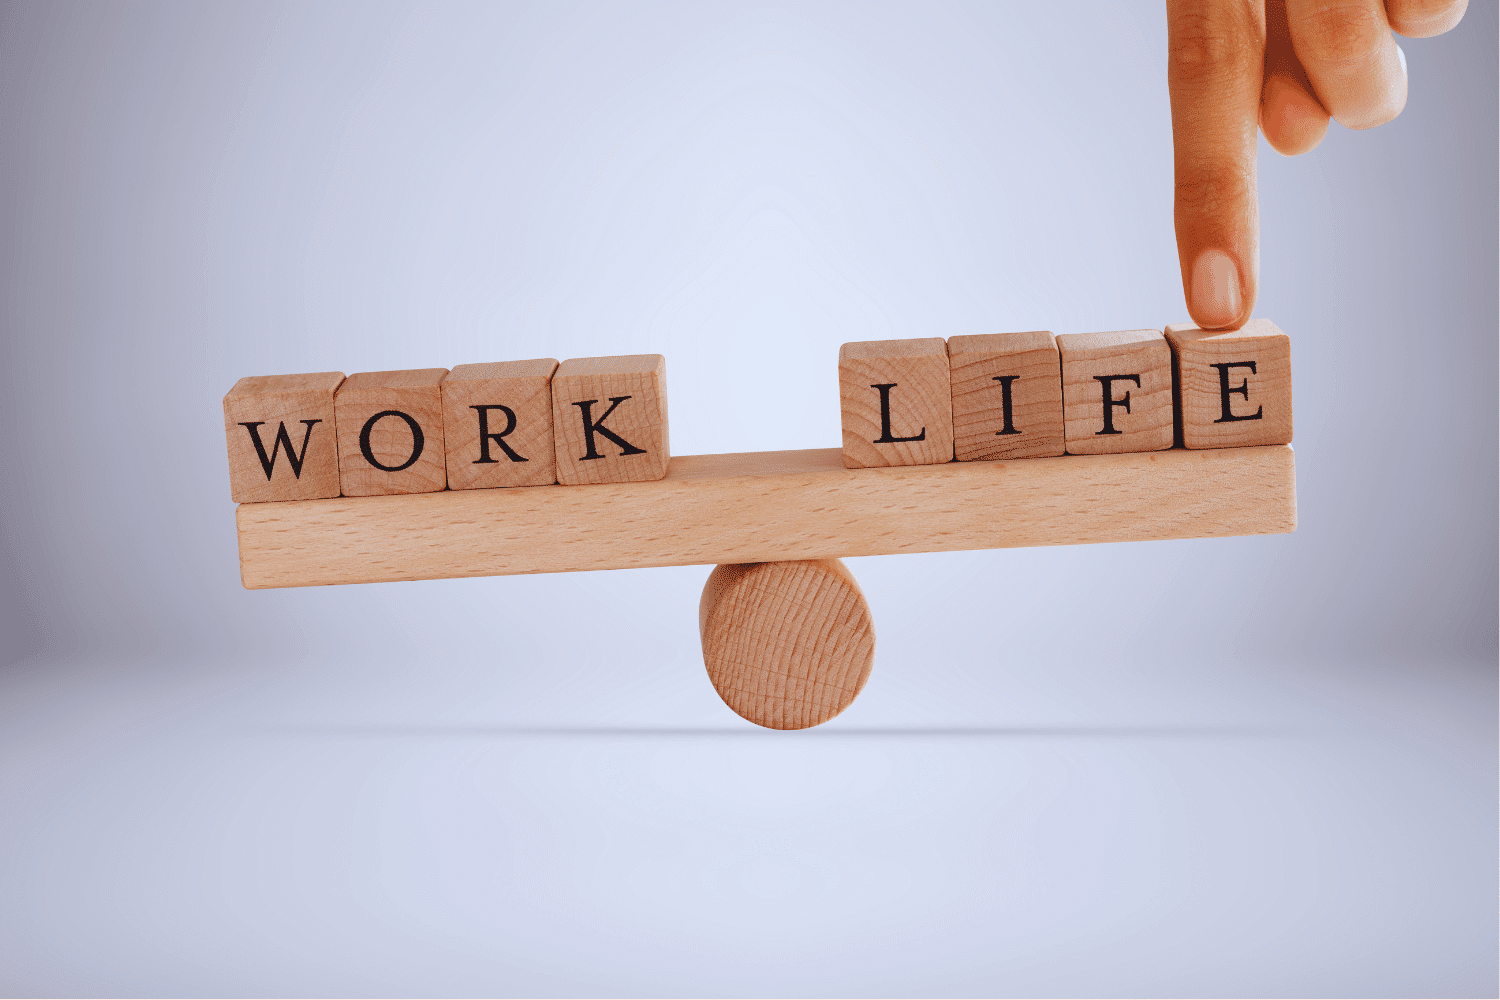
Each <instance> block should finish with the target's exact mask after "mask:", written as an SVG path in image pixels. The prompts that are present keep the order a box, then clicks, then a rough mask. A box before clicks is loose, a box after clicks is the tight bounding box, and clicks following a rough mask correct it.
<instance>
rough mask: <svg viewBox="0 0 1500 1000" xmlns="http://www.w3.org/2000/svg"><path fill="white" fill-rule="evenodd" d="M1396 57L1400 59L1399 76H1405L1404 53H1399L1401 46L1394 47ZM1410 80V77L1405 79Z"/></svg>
mask: <svg viewBox="0 0 1500 1000" xmlns="http://www.w3.org/2000/svg"><path fill="white" fill-rule="evenodd" d="M1396 55H1397V56H1399V57H1400V58H1401V75H1402V76H1406V75H1407V74H1406V53H1405V52H1403V51H1401V46H1399V45H1398V46H1396ZM1407 78H1408V79H1410V77H1407Z"/></svg>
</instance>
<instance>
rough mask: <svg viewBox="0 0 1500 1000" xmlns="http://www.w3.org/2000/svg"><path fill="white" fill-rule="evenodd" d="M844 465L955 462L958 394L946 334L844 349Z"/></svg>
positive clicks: (841, 383) (841, 402)
mask: <svg viewBox="0 0 1500 1000" xmlns="http://www.w3.org/2000/svg"><path fill="white" fill-rule="evenodd" d="M839 410H840V414H841V419H842V423H843V429H844V467H845V468H847V469H869V468H878V467H882V466H891V465H938V464H941V463H943V462H951V461H952V460H953V397H952V391H951V389H950V388H949V373H948V346H947V344H945V343H944V342H943V338H941V337H923V338H917V339H913V340H866V341H857V342H855V343H851V344H845V345H844V346H843V347H841V348H839Z"/></svg>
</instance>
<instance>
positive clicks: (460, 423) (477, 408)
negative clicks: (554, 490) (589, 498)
mask: <svg viewBox="0 0 1500 1000" xmlns="http://www.w3.org/2000/svg"><path fill="white" fill-rule="evenodd" d="M555 371H557V361H556V360H554V359H552V358H537V359H536V360H534V361H500V362H495V363H493V364H479V365H459V366H458V367H456V368H454V369H453V370H452V371H451V372H449V373H448V377H447V378H445V379H443V441H444V444H445V446H446V449H447V458H448V488H449V489H450V490H473V489H487V488H490V487H497V486H550V485H551V484H552V483H555V482H557V459H556V458H555V457H554V453H553V448H552V374H553V372H555Z"/></svg>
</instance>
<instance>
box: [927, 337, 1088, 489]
mask: <svg viewBox="0 0 1500 1000" xmlns="http://www.w3.org/2000/svg"><path fill="white" fill-rule="evenodd" d="M948 364H949V369H950V371H951V373H952V391H953V451H954V457H955V458H957V459H958V460H959V461H960V462H973V461H996V460H1002V459H1012V458H1050V457H1053V456H1056V455H1061V454H1062V453H1063V398H1062V374H1061V371H1060V369H1059V361H1058V353H1057V342H1056V341H1055V340H1054V339H1053V337H1052V334H1051V333H1048V332H1047V331H1046V330H1033V331H1031V332H1029V333H988V334H983V335H980V336H971V337H949V338H948Z"/></svg>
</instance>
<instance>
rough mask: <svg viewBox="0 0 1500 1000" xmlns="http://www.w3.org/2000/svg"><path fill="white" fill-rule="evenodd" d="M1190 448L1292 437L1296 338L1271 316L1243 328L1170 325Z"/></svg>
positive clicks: (1184, 439) (1185, 444)
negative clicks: (1282, 329)
mask: <svg viewBox="0 0 1500 1000" xmlns="http://www.w3.org/2000/svg"><path fill="white" fill-rule="evenodd" d="M1166 334H1167V342H1168V343H1169V344H1171V345H1172V374H1173V376H1174V382H1175V385H1176V390H1177V400H1178V417H1179V419H1180V420H1181V424H1182V444H1183V447H1185V448H1245V447H1250V446H1253V445H1266V444H1290V443H1291V441H1292V342H1291V339H1290V338H1288V337H1287V335H1286V334H1284V333H1282V332H1281V330H1279V329H1278V328H1277V326H1276V324H1275V323H1272V322H1271V321H1270V320H1268V319H1252V320H1251V321H1250V322H1248V323H1246V324H1245V325H1244V327H1242V328H1241V329H1239V330H1200V329H1198V327H1196V326H1194V325H1193V324H1191V323H1174V324H1172V325H1171V326H1169V327H1167V330H1166Z"/></svg>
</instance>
